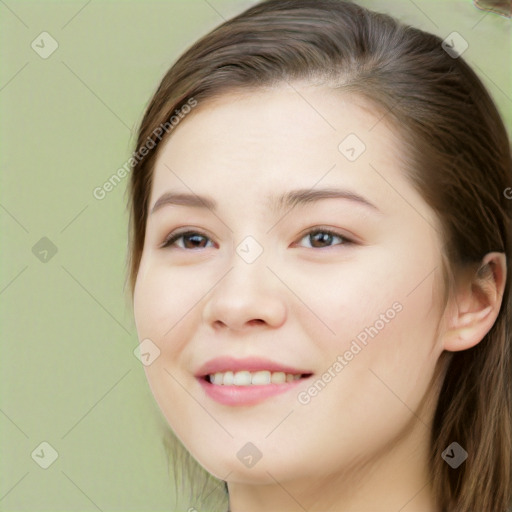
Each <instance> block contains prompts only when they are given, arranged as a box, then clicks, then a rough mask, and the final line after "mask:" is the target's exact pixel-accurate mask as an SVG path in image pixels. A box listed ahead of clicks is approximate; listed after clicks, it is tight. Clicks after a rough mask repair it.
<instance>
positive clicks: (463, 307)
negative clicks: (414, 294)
mask: <svg viewBox="0 0 512 512" xmlns="http://www.w3.org/2000/svg"><path fill="white" fill-rule="evenodd" d="M506 280H507V259H506V257H505V254H504V253H502V252H490V253H488V254H486V255H485V257H484V258H483V260H482V262H481V265H480V267H479V268H478V270H477V271H476V272H475V271H474V270H472V271H471V272H469V273H468V272H466V273H464V275H461V276H459V278H458V282H457V283H456V292H455V296H454V297H453V298H452V299H451V305H450V306H449V307H447V310H446V314H447V315H448V318H447V324H446V325H447V328H446V330H445V332H444V335H443V339H444V343H443V345H444V349H445V350H448V351H452V352H457V351H459V350H466V349H468V348H471V347H474V346H475V345H477V344H478V343H480V341H482V339H483V338H484V336H485V335H486V334H487V333H488V332H489V330H490V329H491V327H492V326H493V325H494V322H495V321H496V318H497V317H498V313H499V311H500V307H501V303H502V300H503V292H504V290H505V283H506Z"/></svg>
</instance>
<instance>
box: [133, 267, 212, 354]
mask: <svg viewBox="0 0 512 512" xmlns="http://www.w3.org/2000/svg"><path fill="white" fill-rule="evenodd" d="M141 270H142V271H141V273H140V274H139V277H138V278H137V284H136V289H135V293H134V315H135V322H136V325H137V331H138V333H139V337H144V338H146V337H148V338H151V337H154V338H155V339H161V340H164V339H171V338H175V335H174V332H177V331H179V330H180V328H183V326H184V325H186V324H187V321H186V320H188V319H189V317H190V316H193V315H194V314H197V313H195V312H194V310H197V309H198V308H197V307H196V306H198V305H199V303H200V302H201V300H202V299H203V298H204V297H205V295H206V293H207V291H208V286H207V284H206V283H205V282H204V280H203V279H200V278H199V277H198V273H197V271H195V272H193V271H192V269H191V268H190V269H187V268H171V267H168V266H166V265H163V264H158V263H155V262H153V263H152V265H151V267H150V268H142V269H141ZM173 346H176V345H175V344H173ZM162 348H165V347H162Z"/></svg>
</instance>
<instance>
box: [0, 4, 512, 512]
mask: <svg viewBox="0 0 512 512" xmlns="http://www.w3.org/2000/svg"><path fill="white" fill-rule="evenodd" d="M254 3H255V2H254V1H248V0H237V1H234V0H209V1H206V0H186V1H185V0H182V1H172V0H171V1H141V0H139V1H101V0H92V1H85V0H84V1H80V2H76V1H66V2H64V1H61V2H56V1H41V0H40V1H32V2H28V1H14V0H10V1H9V0H5V1H0V37H1V49H0V52H1V55H0V62H1V63H2V65H1V68H0V119H1V124H0V130H1V151H0V165H1V169H2V173H1V178H0V179H1V182H0V223H1V236H2V239H1V245H0V247H1V252H0V257H1V266H0V307H1V319H0V322H1V323H0V326H1V327H0V329H1V334H2V344H1V356H0V382H1V386H0V393H1V394H0V398H1V403H0V461H1V462H0V471H1V475H0V510H3V511H43V510H47V511H53V512H56V511H61V510H62V511H89V510H90V511H94V510H103V511H109V510H126V511H128V510H133V511H140V512H143V511H157V510H167V511H171V510H173V503H174V501H173V499H174V498H173V493H174V486H173V484H172V482H171V481H170V479H169V476H168V472H167V461H166V456H165V452H164V450H163V447H162V444H161V437H162V433H163V432H165V430H166V428H167V426H166V422H165V420H164V419H163V416H162V415H161V413H160V411H159V409H158V407H157V406H156V404H155V402H154V400H153V397H152V394H151V392H150V390H149V387H148V385H147V382H146V379H145V374H144V371H143V367H142V365H141V363H140V362H139V360H138V359H137V358H136V357H135V356H134V354H133V351H134V349H135V348H136V346H137V345H138V340H137V334H136V331H135V325H134V321H133V317H132V311H131V304H130V302H129V299H128V294H127V292H125V291H124V289H123V286H124V279H125V270H126V267H125V259H126V249H127V224H128V215H127V212H126V209H125V204H126V196H125V188H126V185H127V183H128V179H129V178H125V179H124V181H123V182H121V183H120V184H119V185H118V186H117V187H115V188H114V189H113V190H112V191H111V192H110V193H108V194H107V195H106V197H105V198H104V199H102V200H98V199H96V198H95V197H94V196H93V190H94V188H96V187H100V186H102V184H103V183H104V182H105V181H107V180H108V179H109V177H110V176H111V175H112V174H114V173H115V172H116V170H117V169H118V168H119V167H121V166H122V165H123V164H124V163H125V162H126V161H127V159H128V158H129V156H130V154H131V152H132V151H133V143H134V137H135V133H136V128H137V125H138V123H139V122H140V119H141V116H142V113H143V110H144V107H145V105H146V103H147V101H148V100H149V98H150V96H151V94H152V92H153V91H154V90H155V88H156V86H157V83H158V81H159V79H160V78H161V76H162V75H163V74H164V73H165V71H166V70H167V69H168V67H169V66H170V65H171V63H172V62H173V61H174V60H175V59H176V58H177V57H178V56H179V54H180V53H181V52H182V51H183V50H184V49H185V48H187V47H188V46H189V45H190V44H192V43H193V42H194V41H195V40H196V39H197V38H198V37H199V36H201V35H202V34H204V33H205V32H207V31H208V30H209V29H211V28H213V27H214V26H216V25H218V24H219V23H220V22H222V20H223V19H227V18H229V17H231V16H232V15H234V14H236V13H238V12H240V11H242V10H244V9H245V8H246V7H248V6H249V5H252V4H254ZM358 3H361V4H362V5H365V6H368V7H371V8H374V9H376V10H382V11H385V12H389V13H391V14H393V15H395V16H396V17H398V18H400V19H402V20H404V21H406V22H409V23H412V24H414V25H416V26H418V27H420V28H423V29H425V30H428V31H431V32H435V33H437V34H439V35H441V36H442V37H443V38H444V37H446V36H447V35H448V34H450V33H451V32H453V31H457V32H459V33H460V34H461V35H462V36H463V37H464V39H466V40H467V42H468V43H469V48H468V49H467V51H466V52H465V53H464V58H465V59H466V60H467V61H468V62H469V63H470V64H473V65H474V66H475V70H476V71H477V72H478V73H479V75H480V76H481V77H482V78H483V80H484V82H485V84H486V85H487V86H488V87H489V90H490V91H491V93H492V95H493V96H494V98H495V100H496V102H497V103H498V106H499V108H500V110H501V112H502V114H503V115H504V117H505V119H506V122H507V124H508V126H509V130H510V126H512V100H511V90H512V78H511V66H510V62H512V55H511V53H512V52H511V21H510V20H508V19H506V18H503V17H500V16H497V15H495V14H490V13H485V12H483V11H480V10H478V9H476V8H475V7H474V6H473V4H472V2H471V1H470V0H456V1H455V0H454V1H446V0H439V1H422V0H416V1H415V2H413V1H410V0H404V1H398V0H397V1H384V0H383V1H376V0H375V1H371V0H366V1H364V0H363V1H360V2H358ZM42 32H48V33H49V34H50V35H51V36H52V37H53V39H55V40H56V41H57V43H58V48H57V50H56V51H55V52H54V53H53V54H52V55H50V56H49V57H48V58H46V59H43V58H41V57H40V55H39V54H38V53H36V51H34V50H33V49H32V47H31V43H32V42H33V41H34V40H35V41H36V43H37V41H40V38H39V35H40V34H41V33H42ZM45 47H46V48H48V42H46V43H45ZM509 133H510V131H509ZM511 186H512V183H511ZM41 239H43V240H42V241H41ZM47 239H48V240H49V241H51V243H50V242H48V240H47ZM34 246H35V248H34ZM52 247H55V248H56V251H57V252H56V253H55V254H52ZM45 250H46V251H48V252H46V253H45V252H44V251H45ZM53 250H55V249H53ZM43 441H45V442H47V443H49V444H50V445H51V446H52V447H53V448H54V449H55V450H56V451H57V452H58V458H57V459H56V460H55V462H54V463H53V464H52V465H51V466H50V467H48V469H42V468H41V467H40V466H39V465H38V464H37V463H36V462H35V460H34V459H33V458H32V456H31V454H32V453H33V452H34V450H35V449H36V448H37V447H38V446H39V445H40V443H41V442H43ZM36 453H39V454H41V452H40V450H39V451H36ZM43 453H45V455H44V456H42V457H40V458H39V460H42V459H43V458H45V457H47V456H48V454H49V452H48V450H46V452H43ZM34 458H35V459H37V456H35V457H34Z"/></svg>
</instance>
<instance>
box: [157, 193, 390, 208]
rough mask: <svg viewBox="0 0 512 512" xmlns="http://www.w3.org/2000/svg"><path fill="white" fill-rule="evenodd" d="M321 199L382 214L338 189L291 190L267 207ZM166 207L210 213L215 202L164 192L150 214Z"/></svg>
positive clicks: (286, 206)
mask: <svg viewBox="0 0 512 512" xmlns="http://www.w3.org/2000/svg"><path fill="white" fill-rule="evenodd" d="M321 199H346V200H349V201H352V202H354V203H357V204H359V205H361V206H364V207H366V208H368V209H370V210H373V211H374V212H378V213H382V212H381V211H380V210H379V209H378V208H377V207H376V206H375V205H374V204H373V203H371V202H370V201H369V200H368V199H366V198H364V197H363V196H361V195H359V194H356V193H355V192H353V191H351V190H346V189H339V188H323V189H298V190H291V191H290V192H287V193H286V194H284V195H281V196H277V197H276V196H272V197H270V199H269V206H270V207H271V208H272V210H273V211H275V212H281V211H284V210H291V209H292V208H295V207H296V206H299V205H306V204H311V203H314V202H316V201H319V200H321ZM166 205H175V206H191V207H194V208H206V209H208V210H211V211H215V210H216V208H217V202H216V201H215V200H214V199H212V198H211V197H206V196H199V195H197V194H185V193H175V192H166V193H165V194H163V195H162V196H160V197H159V198H158V200H157V201H156V202H155V204H154V205H153V208H152V209H151V214H153V213H155V212H156V211H157V210H159V209H160V208H162V207H163V206H166Z"/></svg>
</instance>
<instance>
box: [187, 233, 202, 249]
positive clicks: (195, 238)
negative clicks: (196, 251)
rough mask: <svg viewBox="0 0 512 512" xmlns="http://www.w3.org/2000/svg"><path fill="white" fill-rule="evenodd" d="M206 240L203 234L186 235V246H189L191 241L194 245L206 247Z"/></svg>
mask: <svg viewBox="0 0 512 512" xmlns="http://www.w3.org/2000/svg"><path fill="white" fill-rule="evenodd" d="M204 240H205V238H204V236H202V235H187V236H185V246H187V242H191V245H192V247H204Z"/></svg>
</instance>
